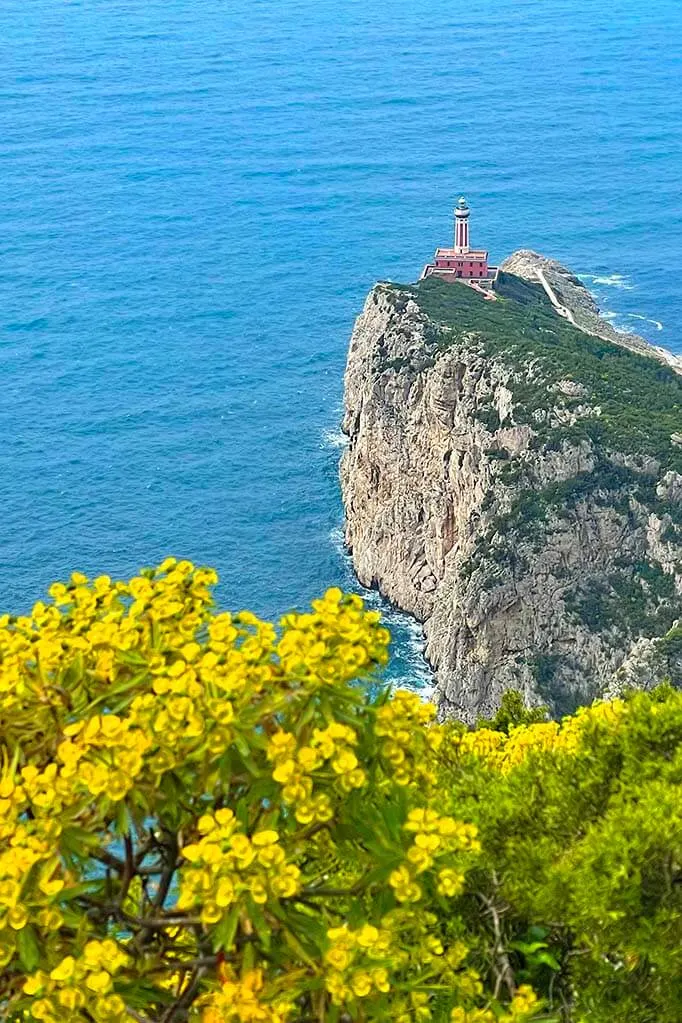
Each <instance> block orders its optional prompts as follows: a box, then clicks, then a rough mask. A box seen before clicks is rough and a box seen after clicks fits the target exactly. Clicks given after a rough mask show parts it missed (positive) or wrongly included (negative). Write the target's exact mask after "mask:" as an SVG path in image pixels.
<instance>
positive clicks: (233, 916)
mask: <svg viewBox="0 0 682 1023" xmlns="http://www.w3.org/2000/svg"><path fill="white" fill-rule="evenodd" d="M238 924H239V903H235V905H234V906H233V907H232V909H231V910H230V912H229V913H228V914H227V915H226V916H224V917H223V919H222V920H221V921H220V923H219V924H217V925H216V927H215V928H214V930H213V933H212V935H211V944H212V947H213V951H214V952H219V951H220V950H221V949H223V950H224V951H225V952H229V950H230V949H231V948H232V944H233V942H234V936H235V934H236V933H237V925H238Z"/></svg>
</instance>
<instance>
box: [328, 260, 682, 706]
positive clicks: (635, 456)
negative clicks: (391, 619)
mask: <svg viewBox="0 0 682 1023" xmlns="http://www.w3.org/2000/svg"><path fill="white" fill-rule="evenodd" d="M536 260H540V261H542V262H541V265H540V268H541V269H543V272H544V275H545V277H546V281H545V283H549V285H550V290H552V291H554V292H555V299H557V300H558V302H559V303H561V304H562V305H563V306H566V307H567V308H568V309H570V310H571V311H572V314H573V316H572V320H574V322H575V323H577V324H579V325H580V326H581V327H582V328H583V329H578V327H577V326H575V325H574V322H571V321H570V320H568V319H566V318H564V317H562V316H560V315H557V312H556V309H555V308H554V307H553V305H552V302H551V301H550V298H549V297H548V293H547V289H546V287H545V286H544V285H543V283H541V281H540V280H539V279H538V278H537V264H536V263H535V262H534V261H536ZM510 268H511V269H513V270H514V271H515V272H514V273H512V272H510ZM557 277H559V278H561V279H560V280H557ZM603 328H607V329H608V331H612V330H613V328H612V327H611V326H610V325H609V324H607V323H606V322H605V321H603V320H600V318H599V316H598V310H597V309H596V306H595V305H594V302H593V300H592V299H591V296H590V295H589V293H588V292H587V291H586V290H585V289H584V288H583V286H582V285H581V284H580V282H579V281H578V280H577V278H575V277H574V275H572V274H571V273H570V271H568V270H566V269H565V268H564V267H561V266H560V264H557V263H555V262H554V261H550V260H545V259H544V257H541V256H538V255H537V254H535V253H528V252H521V253H516V254H515V255H514V256H513V257H510V259H509V260H508V261H507V262H506V263H505V264H503V268H502V272H501V274H500V280H499V286H498V299H497V301H488V300H486V299H485V298H483V297H482V296H481V295H480V294H477V293H476V292H475V291H474V290H473V289H471V288H468V287H465V286H463V285H459V284H447V283H445V282H442V281H440V280H438V279H436V278H430V279H427V280H425V281H423V282H421V283H420V284H419V285H412V286H401V285H393V284H379V285H377V286H376V287H375V288H374V289H373V290H372V292H371V293H370V295H369V296H368V298H367V301H366V303H365V307H364V310H363V312H362V314H361V315H360V316H359V317H358V320H357V322H356V324H355V328H354V331H353V335H352V338H351V343H350V349H349V354H348V364H347V369H346V376H345V415H344V431H345V432H346V433H347V435H348V438H349V445H348V448H347V450H346V451H345V453H344V455H343V459H342V464H341V483H342V492H343V500H344V507H345V513H346V541H347V544H348V547H349V549H350V551H351V553H352V557H353V563H354V566H355V570H356V572H357V575H358V578H359V579H360V581H361V582H362V583H363V584H364V585H366V586H376V587H378V588H379V589H380V591H381V592H382V593H383V594H384V595H385V596H386V597H388V598H389V600H391V601H392V602H393V603H394V604H396V605H397V606H398V607H401V608H403V609H404V610H406V611H408V612H410V613H411V614H413V615H415V617H416V618H418V619H419V620H420V621H421V622H423V624H424V632H425V638H426V654H427V657H428V659H429V661H430V663H431V664H432V665H433V668H434V672H435V679H436V700H437V702H438V704H439V707H440V711H441V714H442V715H443V716H447V715H451V714H452V715H457V716H460V717H463V718H465V719H467V720H473V719H475V718H476V717H477V716H479V715H489V714H491V713H492V712H493V711H494V710H495V709H496V707H497V706H498V704H499V701H500V699H501V695H502V693H503V691H504V690H505V689H507V688H510V687H513V688H517V689H520V690H521V691H522V692H523V693H524V695H525V696H526V698H527V700H528V701H529V702H531V703H541V702H542V703H549V705H550V706H551V708H552V710H553V712H554V713H555V714H561V713H564V712H567V711H570V710H572V709H573V708H574V707H575V706H576V705H578V704H581V703H585V702H589V701H590V700H591V699H592V698H594V697H595V696H596V695H599V694H600V693H602V692H605V691H607V690H608V691H609V692H613V691H617V690H618V687H619V686H622V685H624V684H627V682H628V680H629V679H630V678H631V677H632V673H633V671H635V668H633V667H628V665H632V664H635V665H636V666H637V665H638V666H639V667H637V668H636V671H637V672H639V674H638V683H639V684H649V683H653V681H655V680H656V679H654V677H653V676H654V675H655V671H654V670H653V669H649V668H645V669H643V668H642V667H641V665H642V664H645V665H648V664H654V662H655V663H656V664H661V663H663V659H662V658H661V657H660V656H658V659H656V658H655V657H652V656H651V655H650V654H648V655H647V656H648V660H647V657H644V659H643V658H642V656H640V655H641V650H642V642H643V641H647V640H657V641H658V640H660V638H661V637H664V636H666V635H668V634H675V635H677V634H678V633H677V632H675V629H674V628H673V625H674V623H675V622H676V620H677V619H678V618H679V616H680V615H679V597H680V593H682V377H680V376H679V375H677V374H676V372H675V370H676V369H677V367H674V366H673V363H672V362H671V361H670V360H675V358H676V357H675V356H672V355H670V353H667V355H668V356H669V358H667V357H666V356H662V355H661V352H662V350H660V349H656V348H654V346H650V345H648V343H647V342H646V341H644V340H643V339H641V338H635V337H634V335H626V336H625V340H623V337H622V336H620V337H619V339H611V338H610V337H609V336H608V334H607V332H606V331H605V330H604V329H603ZM585 331H590V333H586V332H585ZM671 630H672V633H671ZM656 649H657V650H658V647H656ZM666 649H667V648H666ZM638 652H639V653H638ZM643 672H644V676H645V677H644V678H642V677H641V676H642V673H643Z"/></svg>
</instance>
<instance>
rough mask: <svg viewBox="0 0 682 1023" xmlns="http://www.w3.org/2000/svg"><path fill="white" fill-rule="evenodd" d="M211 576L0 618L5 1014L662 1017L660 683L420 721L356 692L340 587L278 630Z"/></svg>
mask: <svg viewBox="0 0 682 1023" xmlns="http://www.w3.org/2000/svg"><path fill="white" fill-rule="evenodd" d="M214 582H215V574H214V573H213V572H212V571H211V570H208V569H201V568H199V569H195V568H194V567H193V566H192V565H191V564H190V563H188V562H179V563H178V562H176V561H174V560H173V559H169V560H168V561H166V562H164V563H163V564H162V565H161V566H159V568H158V569H155V570H149V571H145V572H143V573H141V574H140V576H138V577H137V578H134V579H132V580H130V581H129V582H126V583H113V582H112V581H111V580H110V579H109V578H108V577H106V576H102V577H100V578H98V579H94V580H92V581H90V580H87V579H86V578H85V577H83V576H80V575H78V574H76V575H74V576H72V578H71V580H70V582H69V583H68V584H66V585H62V584H57V585H55V586H53V587H52V588H51V591H50V595H51V598H52V600H51V602H49V603H42V602H41V603H38V604H36V605H35V607H34V608H33V611H32V614H31V616H30V617H29V616H27V617H18V618H9V617H7V616H5V617H4V618H2V619H0V757H1V760H0V966H1V969H2V974H1V976H0V1015H1V1016H2V1018H3V1019H7V1020H9V1021H12V1023H15V1021H16V1023H18V1021H22V1023H23V1021H33V1020H35V1021H41V1023H57V1021H72V1023H124V1021H130V1020H137V1021H138V1023H147V1021H153V1023H171V1021H175V1023H180V1021H183V1020H184V1021H187V1020H189V1021H195V1020H196V1021H199V1020H203V1021H205V1023H252V1021H253V1023H255V1021H262V1023H308V1021H310V1023H314V1021H319V1023H323V1021H329V1023H343V1021H349V1020H352V1021H355V1020H358V1021H360V1020H364V1021H367V1023H369V1021H379V1020H382V1021H385V1020H392V1021H397V1023H412V1021H423V1023H426V1021H428V1020H434V1023H444V1021H448V1020H451V1021H453V1023H495V1021H503V1023H513V1021H514V1023H521V1021H524V1020H530V1019H545V1020H549V1019H559V1018H561V1019H565V1020H569V1019H570V1020H582V1019H590V1020H604V1021H606V1020H607V1019H608V1020H612V1019H626V1018H627V1019H628V1020H630V1021H636V1023H645V1021H648V1020H651V1019H656V1020H657V1021H660V1023H664V1021H670V1023H672V1021H673V1020H674V1019H678V1018H679V1011H677V1010H678V1009H679V1006H680V1005H681V1004H682V1000H681V998H680V990H679V985H680V981H679V980H677V979H676V978H678V977H679V976H680V975H682V971H680V969H679V966H680V963H679V957H680V952H679V947H680V941H679V938H680V933H679V931H680V923H679V921H680V918H681V915H680V907H679V896H678V892H679V887H680V863H681V857H680V835H679V812H678V810H677V807H676V793H677V788H676V786H677V784H678V777H677V774H678V773H679V771H680V770H681V767H680V765H681V764H682V756H681V755H680V753H679V749H680V737H681V736H682V699H681V698H680V697H679V696H678V695H677V694H674V693H670V694H668V695H667V696H666V698H665V699H663V698H660V697H652V696H646V697H645V696H639V697H637V698H635V699H633V700H631V701H630V702H627V703H622V702H616V703H613V704H604V705H598V706H597V707H595V708H593V709H591V710H589V711H585V712H582V713H580V714H579V715H577V716H575V717H573V718H569V719H566V720H565V721H564V722H563V723H562V725H561V726H559V725H557V724H555V723H545V722H542V723H538V722H535V723H532V722H531V723H526V724H520V725H515V724H514V723H513V720H512V718H513V717H514V715H516V717H518V713H520V711H519V708H512V710H514V714H513V715H512V717H509V715H507V717H508V718H509V720H507V719H506V718H505V721H504V722H503V724H504V728H505V730H504V731H496V730H494V729H492V728H485V727H483V728H481V729H479V730H476V731H472V732H468V731H466V730H465V729H464V728H463V727H462V726H458V725H445V726H442V725H438V724H436V723H435V722H434V720H433V716H434V715H433V708H432V707H430V706H429V705H428V704H424V703H422V702H421V701H420V700H419V698H418V697H417V696H415V695H413V694H410V693H406V692H397V693H395V694H392V695H389V694H388V693H387V692H383V693H382V694H381V695H379V696H372V695H370V692H369V688H368V687H366V686H364V685H362V684H358V680H362V679H363V678H364V677H366V676H367V674H368V673H369V672H371V671H372V670H373V669H374V668H376V667H377V666H381V665H383V664H384V663H385V661H386V659H387V645H388V640H389V636H388V633H387V632H386V630H385V629H384V628H382V626H381V624H380V622H379V616H378V615H377V614H376V613H375V612H367V611H365V610H364V608H363V606H362V602H361V600H360V599H359V598H358V597H353V596H343V595H342V594H341V593H340V592H339V591H337V590H331V591H329V592H328V593H327V594H326V595H325V597H324V598H323V599H321V600H319V601H315V602H314V603H313V607H312V610H311V612H310V613H308V614H291V615H287V616H285V617H284V618H283V619H282V621H281V623H280V624H279V626H278V627H277V628H275V627H274V626H272V625H270V624H269V623H266V622H263V621H260V620H259V619H257V618H256V617H255V616H253V615H251V614H249V613H245V612H243V613H241V614H238V615H234V616H232V615H229V614H220V613H217V612H216V611H215V610H214V608H213V605H212V600H211V594H210V587H211V585H212V584H213V583H214ZM524 720H526V719H525V718H524ZM676 772H677V773H676ZM533 987H534V988H535V990H536V991H538V993H539V995H540V996H541V998H540V1000H538V999H537V998H536V996H535V994H533V990H532V988H533ZM542 1006H544V1008H543V1007H542Z"/></svg>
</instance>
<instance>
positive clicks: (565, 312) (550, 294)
mask: <svg viewBox="0 0 682 1023" xmlns="http://www.w3.org/2000/svg"><path fill="white" fill-rule="evenodd" d="M535 272H536V273H537V275H538V280H539V281H540V284H541V285H542V286H543V288H544V289H545V292H546V294H547V298H548V299H549V300H550V302H551V303H552V305H553V306H554V308H555V309H556V311H557V312H558V314H559V316H563V318H564V319H565V320H568V322H569V323H572V324H573V326H574V327H578V324H577V323H576V322H575V316H574V315H573V313H572V312H571V310H570V309H569V308H568V306H565V305H562V304H561V302H560V301H559V299H558V298H557V297H556V295H555V293H554V289H553V288H552V285H551V284H550V283H549V281H548V280H547V278H546V277H545V273H544V270H541V269H540V267H538V268H537V269H536V271H535ZM578 329H579V330H582V329H583V328H582V327H579V328H578ZM598 336H599V337H601V334H599V335H598Z"/></svg>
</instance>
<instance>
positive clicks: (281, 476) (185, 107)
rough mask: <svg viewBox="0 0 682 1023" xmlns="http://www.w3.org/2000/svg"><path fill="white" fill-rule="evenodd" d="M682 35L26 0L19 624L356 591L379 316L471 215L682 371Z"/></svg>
mask: <svg viewBox="0 0 682 1023" xmlns="http://www.w3.org/2000/svg"><path fill="white" fill-rule="evenodd" d="M680 38H682V7H681V6H680V4H679V0H650V2H649V3H648V4H646V5H642V4H641V2H640V0H590V2H589V3H584V2H579V0H554V2H552V3H542V2H540V0H497V2H496V3H494V4H492V3H479V4H471V5H466V6H465V5H458V4H453V3H451V2H450V0H448V2H445V0H433V2H432V3H430V4H428V5H425V4H416V3H414V2H413V0H392V2H391V3H388V2H384V0H279V2H275V0H248V2H247V0H229V2H225V0H144V2H143V3H140V2H139V0H80V2H79V0H71V2H63V0H30V3H26V2H25V0H21V2H19V0H3V2H2V4H1V5H0V216H1V218H2V230H1V231H0V332H1V348H0V360H1V361H0V366H1V370H2V384H3V386H2V392H1V401H0V419H1V422H0V426H1V428H2V447H1V448H0V460H1V466H0V487H1V488H2V493H1V495H0V510H1V514H2V519H1V523H2V525H1V530H2V534H1V544H0V595H1V597H2V606H3V607H6V608H12V609H15V608H23V607H27V606H30V603H31V602H32V600H33V599H35V598H36V597H37V596H38V595H39V594H40V592H41V590H42V589H43V588H44V587H45V586H46V585H47V584H48V583H49V582H50V581H51V580H52V579H54V578H57V577H63V576H64V575H65V573H68V572H69V571H70V570H71V569H72V568H74V567H79V568H81V569H83V570H85V571H97V570H100V571H102V570H107V571H110V572H112V573H114V574H124V573H127V572H131V571H133V570H134V569H135V568H136V567H137V566H138V565H140V564H144V563H149V562H152V561H155V560H156V559H159V558H161V557H162V556H163V555H165V554H166V553H168V552H177V553H179V554H181V555H185V556H189V557H192V558H194V559H196V560H198V561H204V562H210V563H212V564H214V565H215V566H216V567H217V568H218V569H219V571H220V574H221V579H222V583H221V593H220V596H221V599H222V601H223V602H224V603H225V604H228V605H231V606H237V605H248V606H251V607H253V609H254V610H256V611H258V612H260V613H263V614H267V615H272V614H276V613H278V612H280V611H283V610H285V609H286V608H288V607H289V606H291V605H300V604H302V603H304V602H305V601H306V600H307V599H309V598H310V597H311V596H313V595H315V594H317V593H319V592H320V591H321V590H323V589H324V588H325V587H326V586H328V585H330V584H336V583H341V584H342V585H350V583H351V577H350V574H349V568H348V565H347V563H346V561H345V559H344V556H343V552H342V546H341V542H340V525H341V507H340V500H339V495H338V487H337V479H336V463H337V459H338V455H339V447H338V432H337V431H338V422H339V412H340V401H341V393H342V373H343V365H344V358H345V348H346V344H347V340H348V336H349V332H350V329H351V325H352V321H353V317H354V316H355V315H356V314H357V312H358V311H359V309H360V308H361V306H362V303H363V300H364V297H365V294H366V292H367V290H368V288H369V287H370V286H371V284H372V283H373V282H374V281H375V280H376V279H378V278H392V279H395V280H413V279H414V278H415V277H416V276H417V274H418V272H419V270H420V268H421V265H422V264H423V262H424V261H425V259H426V258H427V257H428V256H429V255H430V254H431V251H432V249H433V248H434V246H435V245H436V244H442V243H445V242H447V240H448V238H449V234H450V223H449V216H450V208H451V206H452V202H453V199H455V198H456V197H457V196H458V195H459V194H460V193H464V194H466V195H467V197H468V198H469V201H470V203H471V205H472V206H473V208H474V214H473V217H474V221H473V235H474V237H473V240H474V242H475V243H477V244H485V245H487V246H488V247H489V248H490V249H491V250H492V254H493V255H494V256H495V257H496V258H500V257H503V256H504V255H506V254H507V253H509V252H510V251H512V250H513V249H514V248H518V247H520V246H531V247H534V248H537V249H540V250H541V251H543V252H545V253H548V254H552V255H554V256H557V257H558V258H560V259H562V260H564V261H565V262H567V263H568V264H570V265H571V266H572V267H574V268H575V269H576V270H578V271H579V272H580V273H581V274H583V275H585V279H586V280H588V281H590V282H592V284H593V287H594V289H595V291H596V292H597V294H598V296H599V298H600V300H601V301H602V303H603V304H604V307H605V309H606V310H607V311H608V312H609V313H610V314H611V315H612V317H613V318H615V319H616V321H617V322H621V323H623V324H627V325H629V326H631V327H634V328H635V329H637V330H639V331H641V332H642V333H645V334H646V335H647V336H648V337H650V338H651V339H652V340H655V341H656V342H657V343H660V344H665V345H667V346H668V347H671V348H673V349H676V350H681V349H682V330H681V328H682V290H681V289H680V283H679V274H678V267H679V265H680V263H682V231H681V230H680V228H681V226H682V199H681V197H680V191H681V190H680V181H682V120H681V118H680V107H679V95H680V91H681V86H682V66H681V58H680V49H679V40H680ZM659 327H660V329H659ZM397 635H398V646H399V649H400V652H401V655H402V658H401V660H399V662H398V664H397V666H396V669H395V670H396V672H397V673H398V674H401V673H404V672H408V673H409V672H413V671H414V670H416V669H417V668H418V665H416V663H415V653H414V651H415V649H416V646H415V644H416V641H415V636H414V634H413V631H411V630H410V629H409V628H408V627H407V626H403V625H399V626H398V628H397Z"/></svg>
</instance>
